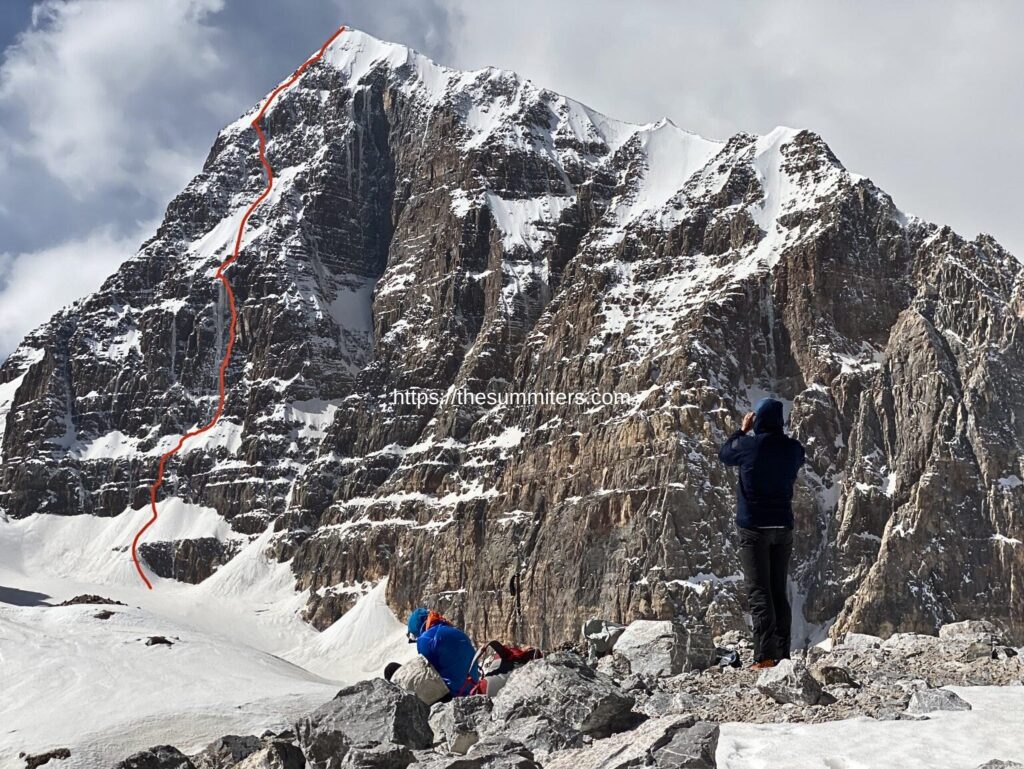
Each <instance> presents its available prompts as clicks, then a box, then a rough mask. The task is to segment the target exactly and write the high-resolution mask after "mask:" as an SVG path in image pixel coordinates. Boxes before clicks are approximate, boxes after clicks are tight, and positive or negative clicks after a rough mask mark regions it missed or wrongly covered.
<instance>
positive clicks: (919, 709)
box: [907, 689, 971, 715]
mask: <svg viewBox="0 0 1024 769" xmlns="http://www.w3.org/2000/svg"><path fill="white" fill-rule="evenodd" d="M970 709H971V703H969V702H968V701H967V700H965V699H963V698H962V697H961V696H960V695H959V694H957V693H956V692H951V691H950V690H949V689H918V690H917V691H915V692H914V693H913V694H911V695H910V704H909V705H907V712H908V713H911V714H914V715H921V714H923V713H932V712H934V711H936V710H970Z"/></svg>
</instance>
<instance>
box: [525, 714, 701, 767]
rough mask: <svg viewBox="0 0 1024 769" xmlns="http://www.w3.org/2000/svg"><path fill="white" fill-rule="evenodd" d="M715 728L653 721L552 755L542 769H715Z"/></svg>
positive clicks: (681, 720)
mask: <svg viewBox="0 0 1024 769" xmlns="http://www.w3.org/2000/svg"><path fill="white" fill-rule="evenodd" d="M717 746H718V726H717V725H716V724H708V723H704V722H696V721H695V720H694V719H693V717H692V716H674V717H670V718H652V719H650V720H649V721H646V722H644V723H643V724H641V725H640V726H639V727H637V728H636V729H634V730H633V731H630V732H623V733H621V734H616V735H613V736H611V737H608V738H606V739H602V740H597V741H595V742H594V743H593V744H591V745H590V746H588V747H586V748H583V749H581V750H569V751H565V752H563V753H559V754H557V755H555V756H552V757H551V758H550V759H549V760H548V761H546V762H545V764H544V767H545V769H635V768H637V767H659V768H660V769H683V768H684V767H685V769H714V767H715V749H716V748H717Z"/></svg>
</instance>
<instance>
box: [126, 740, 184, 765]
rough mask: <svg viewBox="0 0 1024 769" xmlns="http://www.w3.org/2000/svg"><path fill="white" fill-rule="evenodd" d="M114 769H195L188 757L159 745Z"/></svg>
mask: <svg viewBox="0 0 1024 769" xmlns="http://www.w3.org/2000/svg"><path fill="white" fill-rule="evenodd" d="M112 769H195V764H193V763H192V762H191V761H190V760H189V758H188V756H186V755H185V754H184V753H182V752H181V751H180V750H178V749H177V748H175V747H173V746H171V745H157V746H156V747H154V748H149V749H148V750H142V751H139V752H138V753H133V754H132V755H130V756H129V757H128V758H126V759H125V760H124V761H121V762H119V763H117V764H114V766H113V767H112Z"/></svg>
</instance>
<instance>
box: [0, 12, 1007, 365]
mask: <svg viewBox="0 0 1024 769" xmlns="http://www.w3.org/2000/svg"><path fill="white" fill-rule="evenodd" d="M296 9H301V13H298V12H296ZM342 23H344V24H347V25H349V26H354V27H357V28H359V29H362V30H364V31H367V32H370V33H371V34H374V35H377V36H378V37H381V38H384V39H389V40H394V41H398V42H402V43H406V44H408V45H410V46H412V47H414V48H417V49H418V50H420V51H423V52H424V53H426V54H428V55H429V56H431V57H432V58H434V59H435V60H436V61H438V62H440V63H443V64H448V65H452V66H456V67H461V68H467V69H472V68H478V67H482V66H486V65H493V66H497V67H502V68H506V69H514V70H517V71H519V72H520V73H522V74H524V75H526V76H528V77H530V78H531V79H533V80H534V81H535V82H537V83H539V84H542V85H545V86H547V87H549V88H552V89H554V90H557V91H560V92H562V93H566V94H568V95H570V96H573V97H575V98H577V99H580V100H581V101H584V102H585V103H587V104H590V105H591V106H593V107H595V108H597V109H599V110H601V111H602V112H605V113H607V114H610V115H613V116H615V117H618V118H622V119H626V120H632V121H635V122H649V121H653V120H656V119H658V118H660V117H662V116H667V117H669V118H671V119H672V120H673V121H674V122H675V123H677V124H678V125H680V126H682V127H684V128H688V129H690V130H693V131H696V132H698V133H701V134H704V135H706V136H709V137H713V138H724V137H727V136H729V135H730V134H732V133H735V132H736V131H740V130H744V131H750V132H753V133H765V132H767V131H769V130H771V128H773V127H774V126H776V125H789V126H794V127H806V128H811V129H813V130H815V131H817V132H818V133H820V134H821V135H822V136H824V137H825V139H826V141H828V142H829V144H830V145H831V146H832V148H833V150H834V151H835V152H836V154H837V155H838V156H839V158H840V159H841V160H842V161H843V162H844V163H845V164H846V165H847V167H849V168H851V169H852V170H855V171H858V172H860V173H863V174H866V175H868V176H870V177H871V178H872V179H874V180H875V181H876V182H877V183H878V184H879V185H880V186H882V187H883V188H884V189H886V190H887V191H889V192H890V193H891V194H892V195H893V196H894V197H895V199H896V202H897V204H898V205H900V206H901V207H902V208H903V209H904V210H906V211H908V212H911V213H915V214H918V215H920V216H923V217H925V218H927V219H931V220H933V221H938V222H943V223H948V224H951V225H953V226H954V227H955V228H956V229H957V230H959V231H960V232H962V233H964V234H966V235H969V236H973V235H974V234H976V233H977V232H988V233H991V234H992V235H994V236H995V237H996V238H997V239H998V240H1000V241H1001V242H1002V243H1003V244H1004V245H1006V246H1007V247H1008V248H1010V249H1011V250H1012V251H1014V252H1015V253H1016V254H1017V255H1018V256H1024V217H1022V216H1021V215H1020V213H1019V200H1018V199H1019V196H1020V185H1021V180H1022V179H1024V152H1022V149H1021V147H1022V142H1021V128H1022V127H1024V85H1022V83H1024V78H1022V77H1021V74H1020V73H1021V72H1022V71H1024V48H1022V47H1021V46H1020V43H1019V36H1020V33H1021V30H1024V3H1019V2H1015V0H1006V1H1005V2H1000V1H999V0H964V1H963V2H955V1H953V0H903V2H900V3H892V2H887V1H886V0H859V1H857V2H854V0H835V1H834V2H828V3H822V2H820V0H758V1H756V2H755V0H732V1H731V2H721V0H708V1H707V2H698V1H697V0H687V1H682V0H644V1H643V2H637V3H629V4H626V3H622V2H613V1H612V0H558V2H557V3H552V2H551V0H516V2H514V3H512V2H496V1H494V0H302V2H301V3H299V2H295V1H294V0H65V1H58V0H44V1H43V2H31V1H30V0H2V2H0V48H2V49H3V55H2V60H0V173H2V175H3V184H2V185H0V358H2V356H6V355H7V354H8V353H9V352H10V351H11V350H12V349H13V348H14V346H15V345H16V344H17V343H18V341H19V340H20V338H21V336H22V335H23V334H24V333H25V332H26V331H27V330H29V329H30V328H32V327H33V326H35V325H37V324H39V323H40V322H42V321H44V320H45V319H46V318H47V317H48V316H49V315H50V314H51V313H52V312H53V311H54V310H56V309H57V308H59V307H60V306H62V305H64V304H67V303H68V302H70V301H72V300H73V299H75V298H77V297H79V296H81V295H83V294H85V293H87V292H88V291H91V290H92V289H94V288H96V287H98V286H99V284H100V283H101V282H102V280H103V278H104V277H105V276H106V275H107V274H109V273H110V272H112V271H113V270H114V268H115V267H116V265H117V264H118V262H120V261H121V260H122V259H124V258H126V257H127V256H129V255H130V254H131V253H132V252H133V251H134V250H135V249H136V248H137V247H138V245H139V244H140V243H141V242H142V240H144V239H145V238H146V237H148V236H149V235H150V234H152V231H153V230H154V228H155V226H156V223H157V222H158V221H159V218H160V216H161V214H162V212H163V209H164V207H165V206H166V204H167V202H168V201H169V200H170V198H171V197H172V196H173V195H174V194H175V193H176V192H178V191H179V190H180V189H181V188H182V187H183V186H184V185H185V184H186V183H187V181H188V179H189V178H190V177H191V176H192V175H194V174H195V173H196V172H197V171H198V170H199V168H200V166H201V164H202V161H203V159H204V158H205V156H206V153H207V151H208V149H209V146H210V144H211V142H212V140H213V137H214V135H215V134H216V132H217V130H218V129H219V128H221V127H222V126H223V125H225V124H226V123H228V122H230V121H232V120H234V119H235V118H236V117H237V116H238V115H240V114H241V113H242V112H244V111H245V110H246V108H247V107H248V106H249V105H251V104H253V103H255V102H256V101H257V100H258V99H259V98H260V97H261V96H262V95H263V94H265V93H266V92H267V91H269V90H270V89H271V88H272V87H273V86H274V85H275V84H276V83H277V82H278V81H280V80H281V79H283V78H284V77H286V76H287V75H288V74H289V73H290V72H291V71H292V70H293V69H294V68H295V66H296V65H297V64H298V63H300V62H301V61H302V60H303V59H304V58H305V57H306V56H307V55H309V54H310V53H311V52H312V51H314V50H315V49H316V48H318V47H319V45H320V44H321V42H322V41H323V40H324V39H325V38H326V37H327V35H328V34H329V33H330V31H331V30H333V29H334V28H335V27H337V26H338V25H340V24H342Z"/></svg>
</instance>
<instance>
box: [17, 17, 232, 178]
mask: <svg viewBox="0 0 1024 769" xmlns="http://www.w3.org/2000/svg"><path fill="white" fill-rule="evenodd" d="M222 5H223V2H222V0H146V2H124V1H123V0H91V2H57V1H56V0H45V1H44V2H41V3H38V4H37V5H36V6H35V7H34V10H33V14H32V25H31V26H30V27H29V29H27V30H26V31H24V32H23V33H22V34H21V35H20V36H19V38H18V39H17V41H16V42H15V43H14V44H13V45H12V46H10V47H9V48H8V49H7V51H6V52H5V55H4V61H3V65H2V67H0V109H2V110H3V112H4V113H5V114H4V119H3V123H4V128H5V130H6V131H7V132H8V142H6V143H5V147H6V150H4V149H0V157H2V156H3V155H4V154H7V153H17V154H18V155H21V156H25V157H28V158H31V159H34V160H36V161H38V162H39V163H41V164H42V165H43V167H44V168H45V169H46V170H47V171H48V172H49V174H51V175H52V176H53V177H55V178H56V179H59V180H60V181H62V182H63V183H65V184H66V185H67V186H68V187H69V188H71V189H72V190H74V192H75V193H76V194H77V195H79V196H87V195H91V194H93V193H95V192H97V191H102V190H103V189H105V188H109V187H116V186H122V187H128V188H131V189H134V190H136V191H137V192H141V193H143V194H146V195H150V196H160V197H166V196H167V195H170V194H173V192H175V191H177V189H179V188H180V187H181V186H183V184H184V182H185V181H186V180H187V179H188V176H189V175H190V174H191V173H192V172H194V170H195V169H194V162H195V159H194V157H193V155H194V147H192V146H191V143H190V142H189V141H188V140H187V139H183V137H190V132H189V131H187V130H186V131H184V132H183V131H181V130H180V129H181V123H182V122H185V121H188V120H189V117H188V112H186V111H185V109H184V108H185V107H191V106H192V105H194V104H195V103H196V102H202V101H203V100H204V99H206V98H208V96H207V94H205V93H204V89H203V86H204V85H205V84H206V83H207V82H208V81H209V79H210V78H211V74H214V75H217V74H219V75H221V76H226V73H224V72H223V60H222V57H221V55H220V54H219V52H218V49H217V42H218V40H219V33H218V31H217V30H216V29H215V28H213V27H211V26H209V25H208V24H207V23H206V22H207V19H208V17H209V16H210V14H212V13H214V12H216V11H218V10H220V8H221V7H222ZM193 91H197V92H198V93H197V94H196V93H193Z"/></svg>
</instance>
